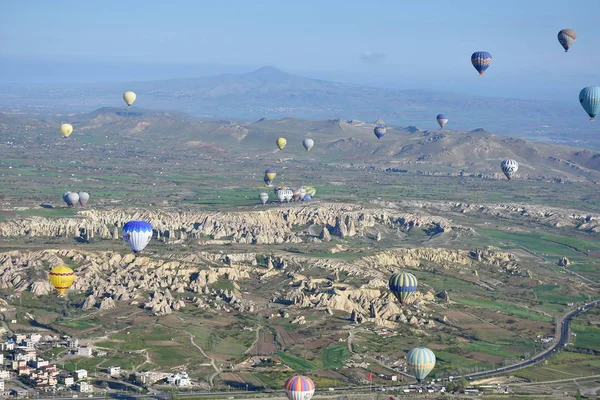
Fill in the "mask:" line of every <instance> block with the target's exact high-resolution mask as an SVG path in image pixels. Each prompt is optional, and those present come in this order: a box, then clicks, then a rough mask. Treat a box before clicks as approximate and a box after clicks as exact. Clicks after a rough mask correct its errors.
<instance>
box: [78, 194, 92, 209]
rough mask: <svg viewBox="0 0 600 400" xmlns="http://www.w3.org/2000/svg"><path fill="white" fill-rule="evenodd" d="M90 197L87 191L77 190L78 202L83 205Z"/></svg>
mask: <svg viewBox="0 0 600 400" xmlns="http://www.w3.org/2000/svg"><path fill="white" fill-rule="evenodd" d="M89 199H90V195H89V194H88V193H87V192H79V204H81V206H82V207H84V206H85V205H86V204H87V202H88V200H89Z"/></svg>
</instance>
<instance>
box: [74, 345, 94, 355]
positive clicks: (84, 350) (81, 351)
mask: <svg viewBox="0 0 600 400" xmlns="http://www.w3.org/2000/svg"><path fill="white" fill-rule="evenodd" d="M77 355H78V356H82V357H91V356H92V348H91V347H78V348H77Z"/></svg>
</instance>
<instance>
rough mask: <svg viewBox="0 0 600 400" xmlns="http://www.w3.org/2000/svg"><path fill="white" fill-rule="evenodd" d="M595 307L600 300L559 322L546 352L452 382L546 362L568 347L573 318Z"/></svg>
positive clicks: (599, 305)
mask: <svg viewBox="0 0 600 400" xmlns="http://www.w3.org/2000/svg"><path fill="white" fill-rule="evenodd" d="M594 306H598V307H600V300H596V301H593V302H591V303H587V304H586V305H584V306H581V307H578V308H576V309H575V310H573V311H570V312H569V313H567V314H565V315H563V316H562V317H561V318H560V319H559V320H558V321H557V327H556V333H557V334H556V336H555V341H554V344H553V345H552V346H551V347H549V348H548V349H546V350H545V351H543V352H541V353H539V354H536V355H535V356H534V357H532V358H530V359H529V360H525V361H523V362H521V363H518V364H514V365H510V366H507V367H502V368H496V369H494V370H491V371H484V372H477V373H474V374H469V375H464V376H456V377H452V380H459V379H462V378H463V377H465V378H467V379H479V378H485V377H488V376H492V375H497V374H503V373H506V372H512V371H516V370H518V369H521V368H525V367H529V366H531V365H534V364H537V363H539V362H540V361H543V360H545V359H546V358H548V357H550V356H551V355H553V354H554V353H555V352H556V351H557V350H558V349H560V348H562V347H564V346H566V344H567V343H569V339H570V334H569V328H570V325H571V319H573V317H576V316H577V315H579V314H581V313H582V312H584V311H586V310H589V309H590V308H592V307H594ZM556 339H558V340H556Z"/></svg>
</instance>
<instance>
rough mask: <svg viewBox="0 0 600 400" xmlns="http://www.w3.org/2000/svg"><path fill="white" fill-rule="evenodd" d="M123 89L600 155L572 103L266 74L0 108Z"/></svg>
mask: <svg viewBox="0 0 600 400" xmlns="http://www.w3.org/2000/svg"><path fill="white" fill-rule="evenodd" d="M481 79H485V77H483V78H481ZM125 90H133V91H135V92H136V93H137V95H138V98H137V101H136V103H135V104H134V108H135V107H137V106H140V107H144V108H148V107H150V108H160V109H172V110H178V111H184V112H187V113H190V114H193V115H196V116H200V117H202V118H205V119H206V118H210V119H220V118H231V119H236V120H247V121H256V120H258V119H259V118H261V117H268V118H282V117H296V118H304V119H313V120H322V119H334V118H342V119H344V120H347V119H358V120H366V121H374V120H376V119H378V118H381V119H383V120H384V121H386V122H388V123H393V124H397V125H402V126H407V125H420V126H424V127H426V128H430V129H432V128H434V127H436V122H435V116H436V115H437V114H438V113H440V112H443V113H446V114H447V115H448V117H449V122H448V125H447V127H448V128H450V129H458V130H472V129H474V128H477V127H484V128H485V129H487V130H489V131H493V132H497V133H500V134H511V135H513V136H519V137H525V138H536V139H543V140H550V141H557V142H567V143H568V142H571V143H579V144H580V145H581V144H583V145H586V146H591V147H596V148H600V139H598V135H597V132H595V131H594V126H592V125H590V124H589V121H588V120H587V117H586V115H585V113H584V111H583V110H582V109H581V108H580V106H579V104H578V103H577V102H576V101H572V102H565V103H555V102H550V101H535V100H520V99H505V98H493V97H476V96H470V95H463V94H455V93H448V92H434V91H426V90H399V89H386V88H376V87H369V86H363V85H355V84H347V83H339V82H330V81H324V80H318V79H311V78H306V77H302V76H297V75H292V74H288V73H285V72H283V71H280V70H278V69H276V68H273V67H263V68H260V69H258V70H256V71H253V72H249V73H244V74H223V75H217V76H208V77H201V78H182V79H169V80H160V81H151V82H131V83H126V84H122V83H119V84H88V85H67V86H65V87H64V88H61V87H55V88H50V87H48V86H44V85H37V86H36V85H28V87H27V88H23V89H22V90H18V89H16V88H14V86H6V85H0V105H2V106H12V107H20V106H22V107H25V106H30V105H32V104H40V105H45V106H48V105H52V106H54V107H63V108H65V109H79V110H84V109H85V110H93V109H95V108H98V107H99V106H119V105H121V104H123V103H122V99H121V95H122V93H123V92H124V91H125ZM490 95H493V93H490Z"/></svg>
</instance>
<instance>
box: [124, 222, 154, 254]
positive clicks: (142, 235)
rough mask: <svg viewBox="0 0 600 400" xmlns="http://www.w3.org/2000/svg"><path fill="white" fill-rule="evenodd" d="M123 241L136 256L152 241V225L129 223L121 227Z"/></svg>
mask: <svg viewBox="0 0 600 400" xmlns="http://www.w3.org/2000/svg"><path fill="white" fill-rule="evenodd" d="M123 239H125V241H126V242H127V244H128V245H129V247H131V250H132V251H133V252H134V253H135V254H138V253H139V252H140V251H142V250H144V248H145V247H146V246H147V245H148V243H150V240H151V239H152V225H150V224H149V223H148V222H146V221H129V222H127V223H126V224H125V225H124V226H123Z"/></svg>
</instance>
